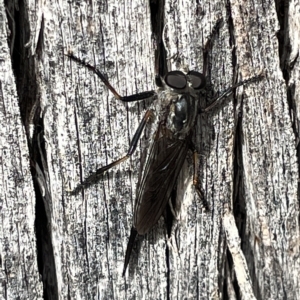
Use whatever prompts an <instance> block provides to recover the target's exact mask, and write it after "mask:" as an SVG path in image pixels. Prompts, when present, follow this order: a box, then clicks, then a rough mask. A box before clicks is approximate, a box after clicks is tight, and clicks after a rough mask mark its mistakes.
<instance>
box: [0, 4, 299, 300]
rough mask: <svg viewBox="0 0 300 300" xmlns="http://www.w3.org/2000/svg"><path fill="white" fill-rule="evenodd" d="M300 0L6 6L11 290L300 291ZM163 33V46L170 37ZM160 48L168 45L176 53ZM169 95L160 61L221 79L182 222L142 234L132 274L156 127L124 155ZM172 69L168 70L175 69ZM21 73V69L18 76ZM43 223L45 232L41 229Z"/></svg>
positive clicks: (5, 188) (123, 293)
mask: <svg viewBox="0 0 300 300" xmlns="http://www.w3.org/2000/svg"><path fill="white" fill-rule="evenodd" d="M298 7H299V1H281V2H279V1H277V2H272V1H264V2H257V1H255V2H250V1H240V0H230V1H217V0H215V1H202V2H200V1H185V0H177V1H174V0H173V1H169V0H165V1H160V0H156V1H155V0H151V1H144V0H142V1H120V0H118V1H117V0H109V1H105V2H104V1H101V0H93V1H89V2H84V1H59V2H50V1H43V2H42V1H38V2H34V1H31V0H27V1H21V2H18V1H4V2H3V1H1V2H0V10H1V13H0V18H1V20H0V21H1V22H0V24H1V30H0V34H1V37H0V45H1V51H0V63H1V64H2V65H3V67H2V68H1V71H0V76H1V77H0V115H1V118H0V120H1V129H0V130H1V135H0V142H1V147H0V158H1V165H2V168H1V170H0V178H1V180H0V184H1V188H0V201H1V206H0V211H1V221H2V222H1V224H2V226H1V231H0V232H1V235H0V236H1V239H0V247H1V248H0V255H1V256H0V266H1V279H2V285H1V288H0V294H1V297H2V298H6V299H16V298H20V299H36V298H44V299H300V292H299V291H300V280H299V276H298V274H299V272H300V266H299V264H300V261H299V253H300V249H299V238H300V233H299V196H298V186H299V183H298V182H299V180H298V178H299V170H298V169H299V151H298V143H299V138H298V134H299V117H298V116H299V114H300V111H299V103H300V101H299V94H300V93H299V92H298V90H299V70H300V65H299V59H298V55H299V32H300V29H299V22H300V21H299V20H300V15H299V11H298V10H297V9H298ZM162 43H163V44H162ZM162 45H164V46H165V50H166V52H165V53H163V52H162V49H163V47H162ZM69 51H72V52H73V54H74V55H76V56H78V57H80V58H82V59H84V60H85V61H87V62H89V63H90V64H92V65H95V66H96V67H97V68H98V69H99V70H101V71H102V72H103V73H104V74H105V75H106V76H107V78H108V79H109V81H110V83H111V85H112V86H113V87H115V89H116V90H117V91H118V92H119V93H120V94H121V95H130V94H133V93H137V92H142V91H146V90H152V89H155V88H156V87H155V80H154V79H155V74H156V71H157V69H156V68H155V62H156V61H157V60H158V54H160V57H161V60H162V61H164V62H165V64H166V65H168V69H169V70H178V69H181V70H187V69H189V70H196V71H199V72H203V73H204V74H205V75H206V77H207V83H208V88H207V91H206V93H205V94H203V96H202V97H201V98H200V99H199V101H200V105H201V107H203V108H204V107H206V106H207V105H208V104H209V103H210V102H211V101H213V99H214V97H215V96H216V95H217V94H218V92H220V91H222V90H224V89H226V88H228V87H230V86H232V85H233V84H235V83H236V82H239V81H241V80H245V79H248V78H251V77H253V76H256V75H258V74H260V73H263V74H264V78H263V79H262V80H260V81H257V82H254V83H253V82H252V83H249V84H247V85H244V86H243V87H240V88H237V89H235V90H234V93H233V95H231V96H230V97H228V98H227V99H226V100H225V101H223V102H222V103H221V104H220V105H218V106H217V107H216V108H214V109H213V110H211V111H210V112H208V113H202V114H200V115H199V117H198V120H197V126H196V128H195V137H194V142H195V145H196V148H197V151H198V152H199V159H200V164H199V167H198V168H199V169H198V174H199V176H200V182H201V186H202V189H203V191H204V194H205V198H206V200H207V202H208V203H209V206H210V211H209V212H205V210H204V209H203V207H202V204H201V201H200V200H199V198H198V197H197V195H196V193H195V191H194V189H193V187H192V174H193V167H192V158H191V156H188V157H187V159H186V162H185V164H184V167H183V170H182V172H181V174H180V176H179V178H178V183H177V191H176V205H175V216H174V221H173V225H172V228H171V233H170V234H168V232H167V231H168V230H167V229H166V224H165V220H164V218H161V219H160V221H159V222H158V224H157V225H156V226H155V227H154V228H153V229H152V230H151V231H150V232H149V233H147V234H146V235H145V236H144V237H139V238H138V240H137V242H136V243H135V246H134V251H133V253H132V257H131V260H130V263H129V267H128V270H127V272H126V275H125V277H122V269H123V263H124V257H125V251H126V246H127V242H128V237H129V233H130V228H131V225H132V216H133V206H134V201H135V197H136V189H137V184H138V179H139V174H140V172H141V169H142V167H143V162H144V160H145V157H146V153H147V149H148V147H149V143H150V142H151V140H152V134H153V130H154V129H155V124H150V125H149V126H147V129H146V130H145V133H144V135H143V137H142V139H141V141H140V143H139V145H138V147H137V150H136V151H135V153H134V154H133V155H132V157H131V158H130V160H128V161H126V162H125V163H123V164H120V165H119V166H117V167H115V168H113V169H111V170H110V171H109V172H107V173H106V174H105V175H103V177H102V178H100V180H99V181H98V182H97V183H96V184H94V185H92V186H90V187H88V188H86V189H84V190H82V191H81V192H80V193H79V194H78V195H76V196H74V195H71V194H70V191H71V190H72V189H74V188H75V187H76V186H77V184H78V183H80V182H82V181H83V180H84V178H86V177H87V176H88V175H89V174H90V173H92V172H94V171H95V170H96V169H97V168H99V167H101V166H103V165H106V164H108V163H110V162H112V161H114V160H116V159H118V158H120V157H121V156H123V155H124V154H125V153H126V152H127V150H128V147H129V143H130V141H131V139H132V137H133V135H134V133H135V130H136V128H137V127H138V124H139V122H140V120H141V119H142V117H143V115H144V113H145V111H146V109H147V108H148V107H149V106H151V100H145V101H140V102H132V103H123V102H121V101H118V100H116V99H115V98H114V97H113V95H112V94H111V93H110V92H109V91H108V89H107V87H105V85H104V84H103V83H102V82H101V80H100V79H99V77H97V76H96V75H95V74H92V73H91V72H90V71H89V70H87V69H86V68H84V67H82V66H80V65H78V64H77V63H76V62H74V61H71V60H70V59H69V58H68V57H67V56H65V54H67V53H68V52H69ZM163 70H165V68H163V67H162V68H161V69H160V72H163ZM13 72H14V76H15V78H14V77H13ZM34 226H35V227H34Z"/></svg>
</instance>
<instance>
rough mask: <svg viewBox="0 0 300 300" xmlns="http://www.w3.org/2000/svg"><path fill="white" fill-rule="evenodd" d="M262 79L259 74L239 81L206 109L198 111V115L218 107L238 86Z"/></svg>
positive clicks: (261, 75)
mask: <svg viewBox="0 0 300 300" xmlns="http://www.w3.org/2000/svg"><path fill="white" fill-rule="evenodd" d="M263 77H264V75H263V74H260V75H257V76H254V77H251V78H249V79H246V80H243V81H240V82H238V83H237V84H235V85H233V86H231V87H229V88H227V89H226V90H224V91H223V92H221V94H220V95H218V97H217V98H216V99H215V100H213V102H212V103H211V104H209V105H208V106H207V107H206V108H204V109H200V113H201V112H208V111H210V110H212V109H213V108H214V107H215V106H216V105H218V104H219V103H220V102H221V101H222V100H224V99H226V98H227V97H228V96H230V95H231V94H232V93H233V91H234V89H236V88H237V87H239V86H242V85H245V84H248V83H250V82H256V81H259V80H261V79H262V78H263Z"/></svg>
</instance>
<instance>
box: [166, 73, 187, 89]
mask: <svg viewBox="0 0 300 300" xmlns="http://www.w3.org/2000/svg"><path fill="white" fill-rule="evenodd" d="M186 82H187V81H186V76H185V75H184V74H183V73H182V72H180V71H171V72H168V73H167V75H166V77H165V83H166V84H167V85H168V86H169V87H171V88H173V89H184V88H185V87H186Z"/></svg>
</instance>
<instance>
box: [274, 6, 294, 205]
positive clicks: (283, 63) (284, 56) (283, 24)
mask: <svg viewBox="0 0 300 300" xmlns="http://www.w3.org/2000/svg"><path fill="white" fill-rule="evenodd" d="M275 5H276V12H277V18H278V21H279V24H280V29H279V31H278V32H277V35H276V36H277V39H278V51H279V58H280V68H281V71H282V74H283V78H284V79H285V82H286V85H287V102H288V105H289V111H290V119H291V120H292V127H293V132H294V135H295V140H296V150H297V158H298V165H299V164H300V143H299V141H300V137H299V130H300V123H299V121H298V120H299V116H297V115H296V113H297V109H296V108H297V105H296V101H295V85H294V84H290V83H289V79H290V73H291V71H292V70H293V68H294V65H295V63H296V61H297V60H298V59H299V51H298V54H297V56H296V57H291V52H292V47H291V41H290V39H289V30H290V28H289V26H288V18H289V1H287V0H276V1H275ZM299 176H300V169H299ZM298 190H300V183H299V184H298ZM298 201H299V202H300V193H298Z"/></svg>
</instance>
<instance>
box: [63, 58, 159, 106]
mask: <svg viewBox="0 0 300 300" xmlns="http://www.w3.org/2000/svg"><path fill="white" fill-rule="evenodd" d="M65 55H66V56H68V57H69V58H71V59H73V60H74V61H76V62H77V63H78V64H80V65H82V66H84V67H86V68H88V69H89V70H91V71H92V72H94V73H95V74H96V75H98V77H100V79H101V80H102V82H103V83H104V84H105V85H106V87H107V88H108V89H109V90H110V91H111V92H112V93H113V94H114V96H115V97H116V98H117V99H118V100H121V101H124V102H132V101H138V100H143V99H147V98H151V97H153V96H154V95H156V92H155V91H146V92H142V93H137V94H133V95H129V96H121V95H120V94H119V93H118V92H117V91H116V90H115V89H114V88H113V87H112V86H111V84H110V83H109V81H108V80H107V79H106V78H105V76H104V75H103V74H102V73H101V72H100V71H99V70H98V69H97V68H96V67H94V66H92V65H91V64H89V63H87V62H85V61H83V60H81V59H80V58H78V57H76V56H75V55H73V54H72V53H68V54H65Z"/></svg>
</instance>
